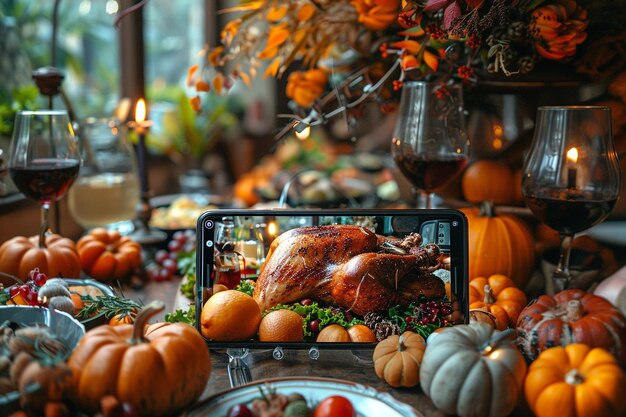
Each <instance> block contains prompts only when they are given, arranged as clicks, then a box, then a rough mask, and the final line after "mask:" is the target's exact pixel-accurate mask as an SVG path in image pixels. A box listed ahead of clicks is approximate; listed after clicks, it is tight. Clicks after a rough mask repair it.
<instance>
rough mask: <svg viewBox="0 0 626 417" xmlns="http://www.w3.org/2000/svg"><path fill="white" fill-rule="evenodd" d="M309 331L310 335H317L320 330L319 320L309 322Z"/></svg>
mask: <svg viewBox="0 0 626 417" xmlns="http://www.w3.org/2000/svg"><path fill="white" fill-rule="evenodd" d="M309 330H310V331H311V332H312V333H317V332H318V331H319V330H320V321H319V320H311V322H310V323H309Z"/></svg>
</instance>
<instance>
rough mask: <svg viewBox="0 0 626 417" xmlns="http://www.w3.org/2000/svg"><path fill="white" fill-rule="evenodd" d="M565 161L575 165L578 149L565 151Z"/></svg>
mask: <svg viewBox="0 0 626 417" xmlns="http://www.w3.org/2000/svg"><path fill="white" fill-rule="evenodd" d="M567 160H568V161H569V162H571V163H572V164H575V163H576V162H577V161H578V149H576V148H571V149H570V150H569V151H567Z"/></svg>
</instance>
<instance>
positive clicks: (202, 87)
mask: <svg viewBox="0 0 626 417" xmlns="http://www.w3.org/2000/svg"><path fill="white" fill-rule="evenodd" d="M196 91H205V92H208V91H211V86H209V83H207V82H206V81H203V80H200V81H198V82H197V83H196Z"/></svg>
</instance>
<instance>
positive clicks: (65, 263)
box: [0, 233, 81, 285]
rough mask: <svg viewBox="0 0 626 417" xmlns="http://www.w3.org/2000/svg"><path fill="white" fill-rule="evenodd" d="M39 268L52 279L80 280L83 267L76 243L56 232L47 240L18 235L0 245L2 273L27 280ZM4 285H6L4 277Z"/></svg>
mask: <svg viewBox="0 0 626 417" xmlns="http://www.w3.org/2000/svg"><path fill="white" fill-rule="evenodd" d="M42 243H43V244H42ZM35 268H39V271H41V272H43V273H44V274H46V275H47V276H49V277H56V276H59V277H64V278H78V277H79V275H80V271H81V264H80V258H79V256H78V253H77V252H76V245H75V244H74V241H72V240H71V239H68V238H65V237H62V236H60V235H58V234H53V233H52V234H47V235H46V236H45V238H44V239H43V241H42V240H41V239H40V237H39V236H32V237H24V236H16V237H14V238H12V239H9V240H7V241H6V242H4V243H3V244H2V246H0V272H4V273H5V274H9V275H13V276H15V277H18V278H21V279H24V280H25V279H26V278H28V273H29V272H30V271H32V270H33V269H35ZM0 282H2V283H5V282H4V281H3V280H2V277H1V276H0ZM11 284H13V282H10V283H9V285H11Z"/></svg>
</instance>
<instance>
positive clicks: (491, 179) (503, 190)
mask: <svg viewBox="0 0 626 417" xmlns="http://www.w3.org/2000/svg"><path fill="white" fill-rule="evenodd" d="M513 181H514V178H513V171H511V169H510V168H509V167H508V166H507V165H504V164H502V163H500V162H498V161H493V160H489V159H481V160H478V161H475V162H473V163H472V164H471V165H470V166H468V167H467V169H465V171H464V172H463V178H462V181H461V189H462V191H463V197H464V198H465V200H467V201H469V202H470V203H480V202H483V201H491V202H492V203H494V204H511V203H513V200H514V196H513V192H514V191H515V187H514V185H513Z"/></svg>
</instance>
